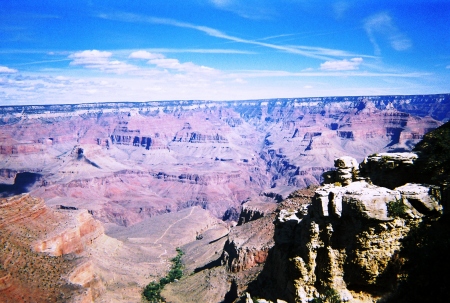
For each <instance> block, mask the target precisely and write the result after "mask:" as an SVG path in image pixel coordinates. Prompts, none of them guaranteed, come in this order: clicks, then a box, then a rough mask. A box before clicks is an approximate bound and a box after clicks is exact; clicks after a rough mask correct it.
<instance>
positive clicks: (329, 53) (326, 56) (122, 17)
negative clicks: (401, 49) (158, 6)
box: [99, 13, 365, 60]
mask: <svg viewBox="0 0 450 303" xmlns="http://www.w3.org/2000/svg"><path fill="white" fill-rule="evenodd" d="M99 17H100V18H104V19H110V20H119V21H123V22H142V23H152V24H162V25H171V26H176V27H182V28H190V29H194V30H197V31H200V32H203V33H205V34H207V35H208V36H211V37H215V38H220V39H224V40H228V41H232V42H237V43H243V44H249V45H256V46H262V47H265V48H269V49H274V50H278V51H283V52H287V53H291V54H297V55H301V56H305V57H308V58H315V59H320V60H332V59H334V58H335V56H336V55H338V54H344V53H345V54H346V56H355V54H350V53H346V52H345V51H342V50H332V49H327V48H319V47H309V46H291V45H277V44H273V43H266V42H261V41H257V40H249V39H243V38H239V37H236V36H231V35H228V34H226V33H224V32H222V31H220V30H218V29H215V28H211V27H208V26H202V25H195V24H191V23H187V22H180V21H177V20H173V19H167V18H156V17H151V16H142V15H137V14H130V13H118V14H100V15H99ZM357 56H360V57H365V55H359V54H357Z"/></svg>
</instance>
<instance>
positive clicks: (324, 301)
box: [311, 287, 341, 303]
mask: <svg viewBox="0 0 450 303" xmlns="http://www.w3.org/2000/svg"><path fill="white" fill-rule="evenodd" d="M311 302H312V303H341V297H340V296H339V294H338V292H337V291H336V290H335V289H333V288H329V287H328V288H326V289H325V292H324V293H323V294H322V295H319V296H318V297H316V298H314V299H312V301H311Z"/></svg>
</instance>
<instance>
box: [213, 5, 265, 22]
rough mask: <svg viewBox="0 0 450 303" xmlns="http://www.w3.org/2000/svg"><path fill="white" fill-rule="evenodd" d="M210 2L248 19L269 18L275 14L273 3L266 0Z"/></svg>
mask: <svg viewBox="0 0 450 303" xmlns="http://www.w3.org/2000/svg"><path fill="white" fill-rule="evenodd" d="M209 3H211V4H212V5H213V6H214V7H216V8H218V9H221V10H225V11H229V12H231V13H234V14H236V15H238V16H241V17H243V18H247V19H269V18H271V17H272V16H273V15H274V8H273V7H272V4H271V3H270V1H265V0H246V1H241V0H209Z"/></svg>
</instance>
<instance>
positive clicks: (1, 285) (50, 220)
mask: <svg viewBox="0 0 450 303" xmlns="http://www.w3.org/2000/svg"><path fill="white" fill-rule="evenodd" d="M0 229H1V233H2V237H1V240H0V241H1V242H0V248H1V249H0V265H1V266H0V298H1V299H2V300H1V301H2V302H5V303H6V302H93V300H94V299H95V298H97V297H98V296H99V295H100V294H101V293H102V291H103V285H102V283H101V281H100V280H99V278H98V276H97V274H96V273H95V271H94V269H93V267H92V264H91V263H90V262H89V261H88V260H87V259H86V258H82V257H81V254H82V253H83V252H85V250H86V249H87V247H88V246H90V245H92V242H93V241H95V239H96V238H97V237H98V236H99V235H101V234H103V228H102V226H101V225H100V222H98V221H95V220H94V219H93V218H92V216H91V215H89V214H88V213H87V211H63V210H54V209H49V208H48V207H46V206H45V204H44V201H43V199H40V198H33V197H31V196H29V195H28V194H23V195H20V196H14V197H10V198H4V199H0ZM43 251H44V252H45V253H42V252H43ZM76 256H78V257H76Z"/></svg>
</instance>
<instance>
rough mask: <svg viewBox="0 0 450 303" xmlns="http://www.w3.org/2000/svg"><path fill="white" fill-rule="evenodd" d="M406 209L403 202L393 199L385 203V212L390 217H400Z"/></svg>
mask: <svg viewBox="0 0 450 303" xmlns="http://www.w3.org/2000/svg"><path fill="white" fill-rule="evenodd" d="M406 210H407V207H406V205H405V204H403V200H401V199H400V200H398V199H395V201H390V202H388V203H387V211H388V215H389V216H390V217H402V216H403V215H404V214H405V213H406Z"/></svg>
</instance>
